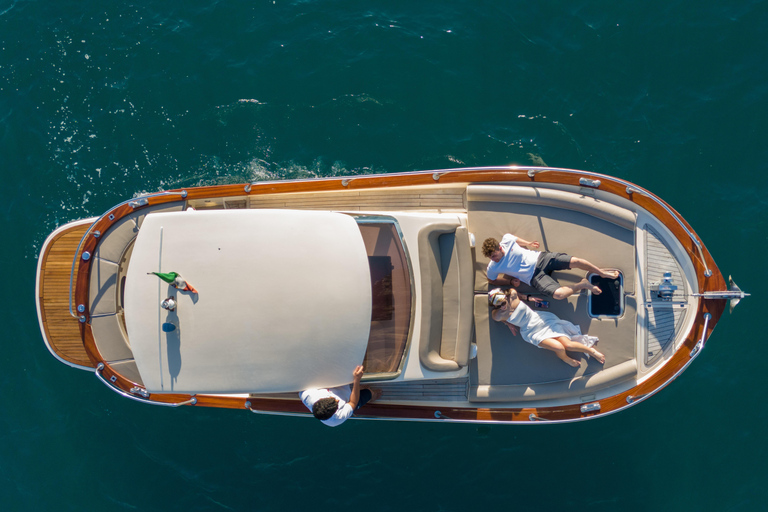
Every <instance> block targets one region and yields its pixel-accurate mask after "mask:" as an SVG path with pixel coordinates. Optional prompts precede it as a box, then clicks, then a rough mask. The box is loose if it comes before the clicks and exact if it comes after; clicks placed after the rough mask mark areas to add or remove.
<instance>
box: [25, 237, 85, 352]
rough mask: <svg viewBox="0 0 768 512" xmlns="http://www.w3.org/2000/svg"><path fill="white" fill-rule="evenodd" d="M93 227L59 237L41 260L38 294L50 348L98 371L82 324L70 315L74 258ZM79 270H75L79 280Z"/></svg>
mask: <svg viewBox="0 0 768 512" xmlns="http://www.w3.org/2000/svg"><path fill="white" fill-rule="evenodd" d="M89 226H90V224H88V223H86V224H83V225H80V226H75V227H74V228H72V229H69V230H67V231H63V232H61V233H59V234H58V235H57V236H56V238H54V239H53V240H52V241H51V243H50V244H49V245H48V246H47V247H46V251H45V253H43V254H42V255H41V256H40V258H41V261H42V264H41V267H40V283H39V288H38V290H37V293H38V296H39V304H40V315H41V317H42V322H43V326H44V329H45V336H46V338H47V340H48V345H49V346H50V348H51V350H53V351H54V352H55V353H56V354H57V355H58V356H59V357H60V358H62V359H64V360H65V361H68V362H70V363H72V364H75V365H78V366H86V367H94V364H93V363H92V362H91V360H90V358H89V357H88V355H87V354H86V352H85V348H84V347H83V338H82V335H81V333H80V322H79V321H78V320H77V319H76V318H74V317H72V315H70V313H69V278H70V276H69V274H70V271H71V269H72V256H73V254H74V252H75V250H76V249H77V245H78V244H79V243H80V239H81V238H82V237H83V235H84V234H85V232H86V231H87V230H88V227H89ZM76 277H77V268H75V278H76Z"/></svg>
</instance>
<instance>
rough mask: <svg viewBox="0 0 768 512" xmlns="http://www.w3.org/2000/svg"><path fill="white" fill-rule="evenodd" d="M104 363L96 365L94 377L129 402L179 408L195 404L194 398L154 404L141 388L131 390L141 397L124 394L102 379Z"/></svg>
mask: <svg viewBox="0 0 768 512" xmlns="http://www.w3.org/2000/svg"><path fill="white" fill-rule="evenodd" d="M104 368H105V367H104V363H99V364H98V365H96V371H95V372H94V373H95V374H96V377H97V378H98V379H99V380H100V381H101V382H103V383H104V385H105V386H107V387H108V388H109V389H111V390H112V391H114V392H115V393H117V394H119V395H122V396H124V397H125V398H130V399H131V400H135V401H137V402H141V403H144V404H152V405H161V406H163V407H179V406H181V405H195V404H196V403H197V398H195V397H194V396H193V397H192V398H190V399H189V400H185V401H183V402H176V403H168V402H155V401H153V400H148V398H149V395H150V393H149V392H148V391H147V390H145V389H143V388H133V389H135V390H136V392H137V393H141V394H142V396H141V397H138V396H134V395H132V394H131V393H126V392H125V391H123V390H122V389H120V388H118V387H117V386H113V385H112V383H111V382H109V381H107V379H105V378H104V375H102V373H101V372H102V371H103V370H104Z"/></svg>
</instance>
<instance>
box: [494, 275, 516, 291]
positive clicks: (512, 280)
mask: <svg viewBox="0 0 768 512" xmlns="http://www.w3.org/2000/svg"><path fill="white" fill-rule="evenodd" d="M488 282H489V283H490V284H492V285H495V286H512V287H513V288H517V287H518V286H520V280H519V279H518V278H516V277H512V276H509V275H507V274H502V275H501V276H499V277H497V278H496V279H493V280H490V281H488Z"/></svg>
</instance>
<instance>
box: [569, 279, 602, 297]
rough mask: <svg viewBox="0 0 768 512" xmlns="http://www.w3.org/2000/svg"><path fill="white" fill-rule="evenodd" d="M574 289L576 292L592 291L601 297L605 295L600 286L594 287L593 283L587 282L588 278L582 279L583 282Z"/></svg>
mask: <svg viewBox="0 0 768 512" xmlns="http://www.w3.org/2000/svg"><path fill="white" fill-rule="evenodd" d="M573 289H574V291H575V290H589V291H591V292H592V293H593V294H595V295H600V294H601V293H603V290H601V289H600V287H599V286H595V285H593V284H592V283H590V282H589V281H587V280H586V278H585V279H582V280H581V281H579V282H578V283H576V285H575V286H574V287H573Z"/></svg>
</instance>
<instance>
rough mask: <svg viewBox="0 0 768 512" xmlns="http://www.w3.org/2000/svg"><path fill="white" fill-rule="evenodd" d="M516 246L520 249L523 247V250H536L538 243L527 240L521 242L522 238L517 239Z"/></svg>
mask: <svg viewBox="0 0 768 512" xmlns="http://www.w3.org/2000/svg"><path fill="white" fill-rule="evenodd" d="M516 242H517V245H519V246H520V247H523V248H525V249H538V248H539V242H537V241H536V240H534V241H533V242H529V241H528V240H523V239H522V238H518V239H517V240H516Z"/></svg>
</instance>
